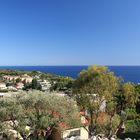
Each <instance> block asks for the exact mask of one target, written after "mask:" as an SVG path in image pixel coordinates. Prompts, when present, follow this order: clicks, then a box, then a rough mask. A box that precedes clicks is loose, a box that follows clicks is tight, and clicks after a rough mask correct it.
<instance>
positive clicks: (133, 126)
mask: <svg viewBox="0 0 140 140" xmlns="http://www.w3.org/2000/svg"><path fill="white" fill-rule="evenodd" d="M125 126H126V132H140V119H136V120H129V121H127V122H126V124H125Z"/></svg>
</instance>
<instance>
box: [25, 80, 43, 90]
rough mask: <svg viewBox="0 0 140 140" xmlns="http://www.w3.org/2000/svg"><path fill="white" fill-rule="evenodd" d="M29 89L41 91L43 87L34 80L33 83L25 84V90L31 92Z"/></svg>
mask: <svg viewBox="0 0 140 140" xmlns="http://www.w3.org/2000/svg"><path fill="white" fill-rule="evenodd" d="M29 89H35V90H41V89H42V87H41V85H40V84H39V83H38V81H37V79H33V80H32V82H31V83H25V84H24V88H23V90H29Z"/></svg>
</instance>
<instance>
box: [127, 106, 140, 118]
mask: <svg viewBox="0 0 140 140" xmlns="http://www.w3.org/2000/svg"><path fill="white" fill-rule="evenodd" d="M125 112H126V114H127V120H134V119H136V118H137V116H138V114H137V112H136V109H134V108H126V109H125Z"/></svg>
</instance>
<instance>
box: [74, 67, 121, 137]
mask: <svg viewBox="0 0 140 140" xmlns="http://www.w3.org/2000/svg"><path fill="white" fill-rule="evenodd" d="M119 84H120V79H119V78H118V77H116V76H115V75H114V73H112V72H110V71H109V69H108V68H107V67H104V66H91V67H89V68H88V70H84V71H82V72H81V73H80V75H79V78H78V79H76V80H75V82H74V86H73V95H74V97H75V98H76V101H77V103H78V105H79V106H80V107H81V108H84V109H85V111H87V112H88V116H89V117H90V125H89V134H90V135H93V134H95V133H96V130H97V126H98V117H99V115H100V113H101V112H103V111H105V109H106V106H107V107H109V108H107V109H108V112H111V113H112V114H109V115H110V116H111V118H110V123H112V118H113V116H114V114H115V111H116V110H114V102H115V100H114V97H115V94H116V93H117V91H118V88H119Z"/></svg>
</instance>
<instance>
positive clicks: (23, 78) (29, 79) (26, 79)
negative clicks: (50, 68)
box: [21, 77, 33, 83]
mask: <svg viewBox="0 0 140 140" xmlns="http://www.w3.org/2000/svg"><path fill="white" fill-rule="evenodd" d="M32 80H33V78H32V77H22V78H21V81H22V82H25V83H31V82H32Z"/></svg>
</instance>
